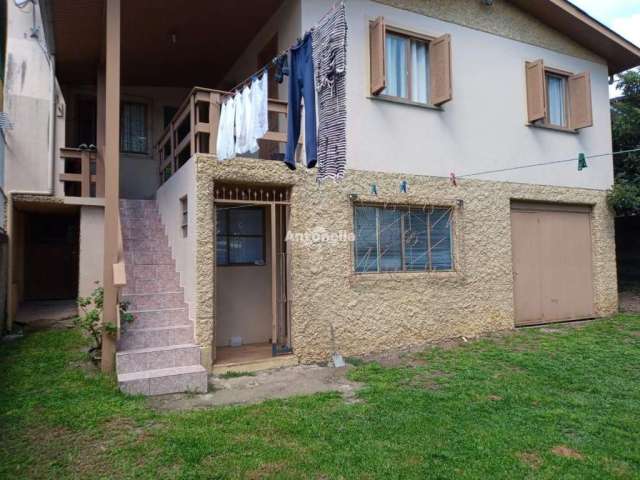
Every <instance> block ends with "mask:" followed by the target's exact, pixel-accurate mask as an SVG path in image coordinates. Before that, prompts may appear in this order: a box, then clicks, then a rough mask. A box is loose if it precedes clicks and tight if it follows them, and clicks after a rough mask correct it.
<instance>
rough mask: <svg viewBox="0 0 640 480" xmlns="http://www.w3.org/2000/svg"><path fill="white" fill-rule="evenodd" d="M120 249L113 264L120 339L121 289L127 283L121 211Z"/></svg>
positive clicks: (118, 221)
mask: <svg viewBox="0 0 640 480" xmlns="http://www.w3.org/2000/svg"><path fill="white" fill-rule="evenodd" d="M117 226H118V249H117V262H116V263H114V264H113V286H114V287H115V289H116V338H117V339H120V329H121V328H120V291H121V289H122V287H124V286H126V285H127V273H126V269H125V264H124V247H123V241H122V225H121V222H120V211H118V213H117Z"/></svg>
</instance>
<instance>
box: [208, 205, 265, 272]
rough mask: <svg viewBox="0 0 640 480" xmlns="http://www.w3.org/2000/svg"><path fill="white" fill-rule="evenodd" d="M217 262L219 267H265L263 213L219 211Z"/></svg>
mask: <svg viewBox="0 0 640 480" xmlns="http://www.w3.org/2000/svg"><path fill="white" fill-rule="evenodd" d="M216 212H217V215H216V225H217V231H216V262H217V264H218V265H264V264H265V239H264V238H265V234H264V209H263V208H261V207H236V206H233V207H219V208H217V209H216Z"/></svg>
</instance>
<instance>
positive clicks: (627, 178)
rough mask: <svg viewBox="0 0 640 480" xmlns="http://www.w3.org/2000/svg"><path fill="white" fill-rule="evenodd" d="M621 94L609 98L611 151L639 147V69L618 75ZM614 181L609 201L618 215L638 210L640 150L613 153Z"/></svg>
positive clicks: (635, 212)
mask: <svg viewBox="0 0 640 480" xmlns="http://www.w3.org/2000/svg"><path fill="white" fill-rule="evenodd" d="M617 87H618V89H619V90H621V91H622V96H620V97H618V98H616V99H614V100H612V101H611V129H612V134H613V151H614V152H619V151H627V150H634V149H637V148H640V70H630V71H628V72H625V73H623V74H622V75H620V76H619V77H618V83H617ZM614 172H615V185H614V187H613V190H612V191H611V193H610V194H609V205H611V207H612V208H613V209H614V210H615V211H616V213H617V214H618V215H625V216H631V215H638V214H640V152H630V153H624V154H619V155H615V156H614Z"/></svg>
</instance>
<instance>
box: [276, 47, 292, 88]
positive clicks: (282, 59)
mask: <svg viewBox="0 0 640 480" xmlns="http://www.w3.org/2000/svg"><path fill="white" fill-rule="evenodd" d="M274 64H275V67H276V71H275V73H274V76H273V77H274V79H275V81H276V82H278V83H282V81H283V80H284V77H285V76H287V75H289V52H285V53H283V54H282V55H280V56H278V57H276V58H275V60H274Z"/></svg>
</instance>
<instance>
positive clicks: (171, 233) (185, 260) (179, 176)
mask: <svg viewBox="0 0 640 480" xmlns="http://www.w3.org/2000/svg"><path fill="white" fill-rule="evenodd" d="M185 195H186V196H187V201H188V214H187V217H188V219H187V222H188V223H187V236H186V237H185V236H184V235H183V233H182V228H181V225H182V210H181V206H180V198H182V197H183V196H185ZM156 203H157V205H158V210H159V211H160V218H161V219H162V224H163V225H164V228H165V231H166V232H167V237H168V238H169V246H170V247H171V253H172V255H173V259H174V260H175V262H176V269H177V271H178V273H179V274H180V285H181V286H182V288H184V299H185V302H186V303H187V306H188V309H189V318H190V319H191V320H192V321H193V320H194V319H195V309H196V238H197V231H196V229H197V222H196V208H195V205H196V168H195V160H194V159H193V158H192V159H190V160H189V161H188V162H187V163H185V164H184V165H183V166H182V167H181V168H180V169H179V170H178V171H177V172H176V173H175V174H174V175H173V176H172V177H171V178H170V179H169V180H167V181H166V182H165V183H163V184H162V186H161V187H160V188H159V189H158V191H157V192H156Z"/></svg>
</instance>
